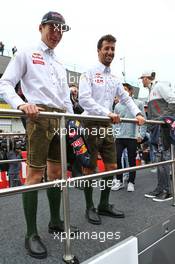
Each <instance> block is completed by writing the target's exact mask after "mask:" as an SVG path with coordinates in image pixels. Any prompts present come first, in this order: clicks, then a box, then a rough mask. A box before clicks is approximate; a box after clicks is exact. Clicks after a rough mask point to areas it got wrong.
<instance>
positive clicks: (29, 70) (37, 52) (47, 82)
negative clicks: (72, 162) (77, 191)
mask: <svg viewBox="0 0 175 264" xmlns="http://www.w3.org/2000/svg"><path fill="white" fill-rule="evenodd" d="M69 29H70V28H69V26H68V25H66V24H65V19H64V17H63V16H62V15H61V14H59V13H57V12H48V13H47V14H45V15H44V16H43V18H42V21H41V24H40V26H39V31H40V33H41V41H40V43H39V44H38V45H36V46H35V47H32V48H29V49H27V50H25V51H22V52H20V53H16V54H15V56H14V58H13V59H12V60H11V62H10V63H9V65H8V67H7V69H6V71H5V73H4V75H3V76H2V79H1V80H0V95H1V96H3V98H4V99H5V100H6V101H7V102H8V103H9V104H11V105H12V107H13V108H17V109H19V110H22V111H23V112H24V113H25V114H26V115H27V117H28V119H27V127H26V132H27V139H28V142H27V147H28V152H27V154H28V156H27V164H28V170H27V179H26V185H31V184H36V183H40V182H41V179H42V177H43V175H44V171H45V168H46V165H47V175H48V179H49V180H54V179H58V178H60V177H61V164H60V161H61V157H60V152H59V149H60V148H59V145H60V142H59V141H60V139H59V135H58V134H57V133H55V131H58V130H57V129H58V128H59V120H58V119H56V118H51V119H49V118H48V119H47V118H38V117H37V116H38V113H39V111H42V110H44V111H50V112H53V111H56V112H66V111H68V112H69V113H73V110H72V104H71V101H70V91H69V87H68V85H67V80H66V71H65V69H64V68H63V66H62V65H61V64H60V62H59V61H58V59H57V57H56V55H55V54H54V48H56V46H57V45H58V44H59V42H60V41H61V39H62V36H63V32H65V31H68V30H69ZM20 80H21V86H22V92H23V94H24V96H25V98H26V100H27V103H26V102H24V101H23V100H22V99H21V98H20V97H19V96H18V95H17V94H16V93H15V90H14V87H15V86H16V84H17V83H18V82H19V81H20ZM47 195H48V199H49V205H50V216H51V219H50V223H49V226H48V228H49V229H48V230H49V233H54V232H55V233H58V232H62V231H64V224H63V222H62V221H61V219H60V202H61V191H60V188H49V189H47ZM23 206H24V213H25V218H26V223H27V234H26V238H25V247H26V249H27V251H28V254H29V255H30V256H32V257H35V258H39V259H41V258H45V257H47V250H46V247H45V246H44V244H43V243H42V241H41V239H40V237H39V236H38V231H37V224H36V216H37V191H31V192H27V193H23ZM72 229H73V231H75V232H77V228H76V227H72Z"/></svg>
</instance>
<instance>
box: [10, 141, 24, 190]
mask: <svg viewBox="0 0 175 264" xmlns="http://www.w3.org/2000/svg"><path fill="white" fill-rule="evenodd" d="M7 159H8V160H13V159H22V155H21V149H20V146H18V144H17V143H16V142H14V141H13V142H12V141H10V150H9V151H8V152H7ZM20 170H21V162H15V163H14V162H13V163H9V169H8V176H9V187H16V186H20V185H21V181H20Z"/></svg>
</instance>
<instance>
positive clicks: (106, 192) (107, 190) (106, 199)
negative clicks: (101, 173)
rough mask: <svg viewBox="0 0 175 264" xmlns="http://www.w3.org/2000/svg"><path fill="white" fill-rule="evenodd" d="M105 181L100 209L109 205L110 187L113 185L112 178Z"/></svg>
mask: <svg viewBox="0 0 175 264" xmlns="http://www.w3.org/2000/svg"><path fill="white" fill-rule="evenodd" d="M104 180H105V188H104V189H103V190H101V196H100V203H99V207H100V208H103V207H106V206H107V205H108V204H109V195H110V190H111V187H110V185H111V180H112V177H107V178H105V179H104ZM108 181H109V182H108Z"/></svg>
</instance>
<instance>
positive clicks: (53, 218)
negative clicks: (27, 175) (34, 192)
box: [47, 187, 61, 225]
mask: <svg viewBox="0 0 175 264" xmlns="http://www.w3.org/2000/svg"><path fill="white" fill-rule="evenodd" d="M47 197H48V200H49V206H50V223H51V224H52V225H59V223H60V222H61V219H60V204H61V190H60V188H58V187H52V188H49V189H47Z"/></svg>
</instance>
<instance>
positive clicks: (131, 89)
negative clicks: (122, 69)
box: [123, 83, 134, 91]
mask: <svg viewBox="0 0 175 264" xmlns="http://www.w3.org/2000/svg"><path fill="white" fill-rule="evenodd" d="M123 86H125V87H127V88H128V90H129V91H133V90H134V87H133V86H132V85H131V84H129V83H123Z"/></svg>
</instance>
